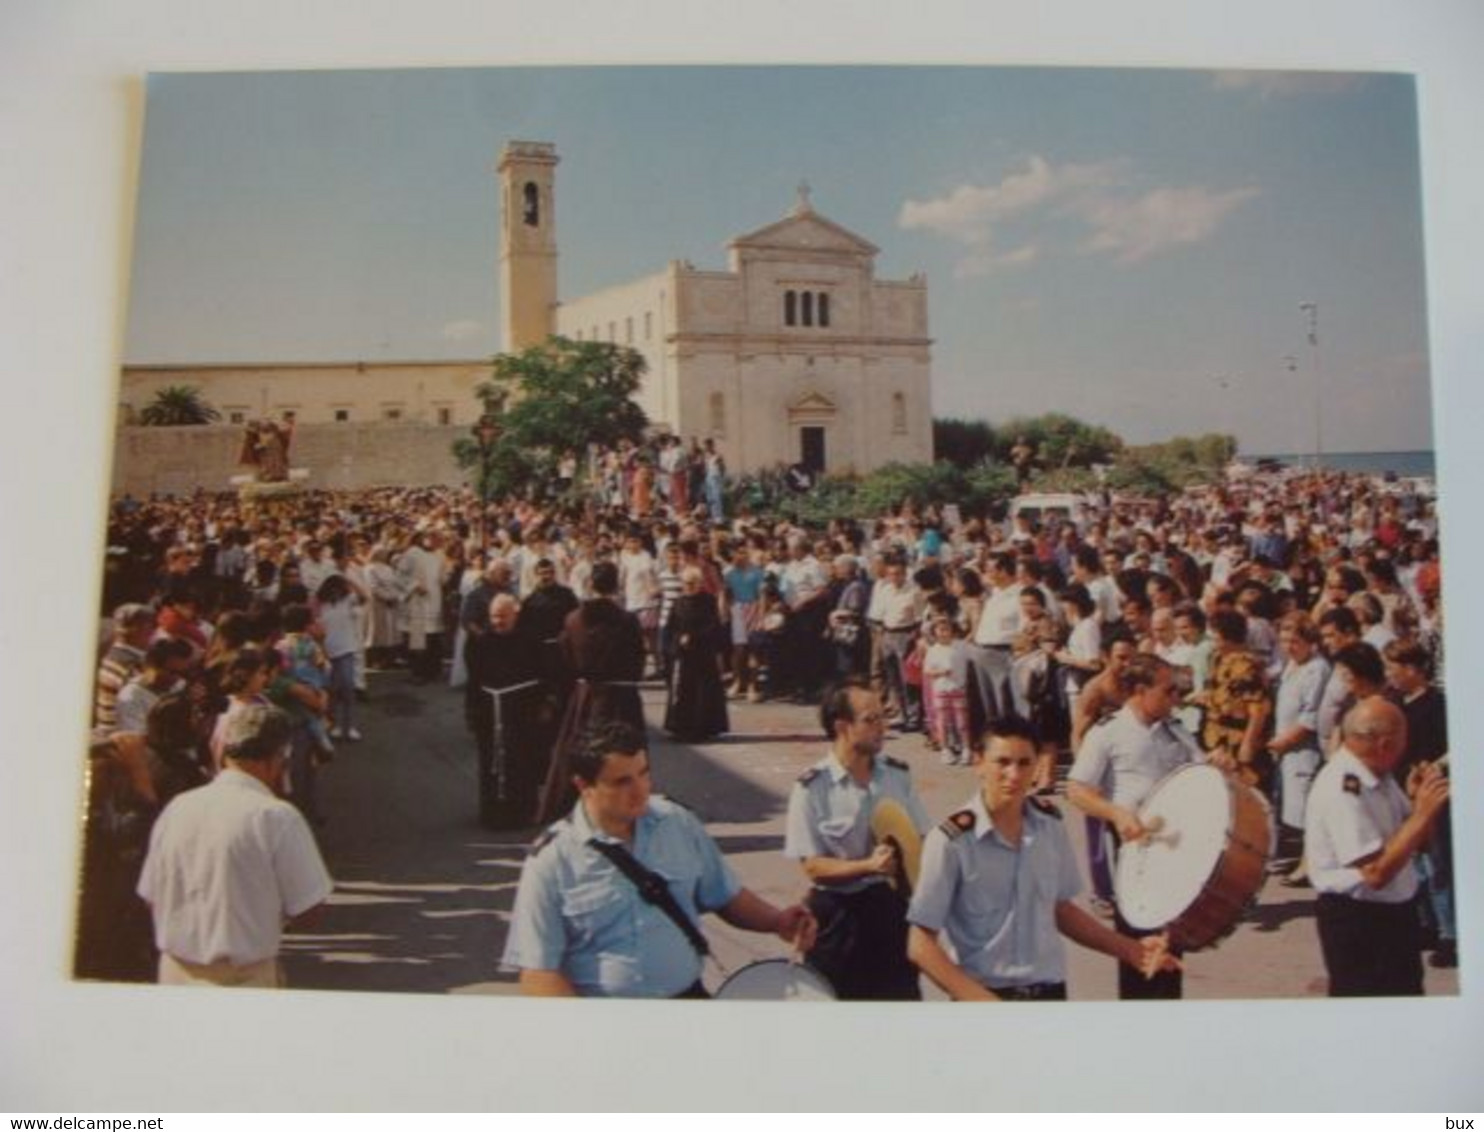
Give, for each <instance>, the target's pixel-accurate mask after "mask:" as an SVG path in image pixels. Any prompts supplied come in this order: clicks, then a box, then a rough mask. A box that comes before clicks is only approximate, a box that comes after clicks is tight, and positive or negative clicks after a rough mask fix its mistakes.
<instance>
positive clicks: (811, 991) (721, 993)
mask: <svg viewBox="0 0 1484 1132" xmlns="http://www.w3.org/2000/svg"><path fill="white" fill-rule="evenodd" d="M712 997H713V998H719V999H727V1000H731V1001H733V1002H809V1001H813V1002H833V1001H834V999H835V991H834V988H833V987H831V986H830V984H829V980H827V979H826V978H825V977H824V976H823V975H821V974H820V973H819V972H818V971H816V970H814V968H813V967H810V966H808V965H806V964H804V963H795V962H794V961H793V960H791V959H760V960H758V961H757V962H756V963H749V964H748V965H747V966H745V967H742V968H739V969H738V970H736V971H733V972H732V974H731V975H730V976H729V977H728V978H727V980H726V982H724V983H722V984H721V988H720V989H719V990H718V991H717V992H716V994H714V995H713V996H712Z"/></svg>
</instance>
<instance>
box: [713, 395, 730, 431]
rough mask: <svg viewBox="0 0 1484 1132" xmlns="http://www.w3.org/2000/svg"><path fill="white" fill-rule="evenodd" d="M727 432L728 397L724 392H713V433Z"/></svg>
mask: <svg viewBox="0 0 1484 1132" xmlns="http://www.w3.org/2000/svg"><path fill="white" fill-rule="evenodd" d="M726 434H727V398H726V394H724V393H713V394H711V435H712V436H725V435H726Z"/></svg>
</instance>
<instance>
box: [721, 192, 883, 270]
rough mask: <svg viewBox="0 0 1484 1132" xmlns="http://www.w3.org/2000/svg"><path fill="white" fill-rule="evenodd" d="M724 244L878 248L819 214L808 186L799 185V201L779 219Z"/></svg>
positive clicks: (854, 251) (869, 252) (862, 251)
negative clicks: (811, 200) (810, 200)
mask: <svg viewBox="0 0 1484 1132" xmlns="http://www.w3.org/2000/svg"><path fill="white" fill-rule="evenodd" d="M727 247H729V248H733V249H737V248H756V249H770V250H780V251H836V252H843V253H847V254H850V255H864V256H874V255H875V254H876V253H877V252H879V251H880V250H881V249H880V248H878V247H877V246H876V245H875V244H873V243H871V241H869V240H867V239H864V238H862V237H860V236H857V235H856V234H855V233H854V232H852V231H850V229H848V228H844V227H841V226H840V225H839V224H836V223H835V222H834V221H833V220H830V219H829V218H827V217H824V216H821V215H820V214H819V213H817V212H815V211H814V206H813V205H811V204H810V203H809V193H808V189H807V188H804V187H801V188H800V191H799V203H798V204H796V205H795V206H794V209H793V211H792V212H790V213H789V214H788V215H787V216H785V217H784V218H783V219H782V220H777V221H774V222H773V223H772V224H769V225H767V226H766V227H763V228H759V229H757V230H756V231H754V232H748V233H747V234H746V235H742V236H738V237H736V238H735V239H733V240H732V241H731V242H730V243H729V244H727Z"/></svg>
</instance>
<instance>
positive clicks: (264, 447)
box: [237, 415, 294, 483]
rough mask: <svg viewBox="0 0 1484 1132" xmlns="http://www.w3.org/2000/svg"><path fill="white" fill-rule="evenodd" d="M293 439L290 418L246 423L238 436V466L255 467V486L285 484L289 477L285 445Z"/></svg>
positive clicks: (287, 445)
mask: <svg viewBox="0 0 1484 1132" xmlns="http://www.w3.org/2000/svg"><path fill="white" fill-rule="evenodd" d="M293 436H294V418H293V416H292V415H290V416H287V417H285V418H284V420H283V421H282V422H279V421H270V420H260V421H249V422H248V423H247V426H246V428H245V430H244V432H243V436H242V452H241V454H240V455H239V456H238V458H237V462H238V463H239V464H247V465H250V466H251V467H253V468H255V469H256V471H255V473H254V475H253V480H254V481H255V482H256V483H286V482H288V478H289V442H290V440H292V439H293Z"/></svg>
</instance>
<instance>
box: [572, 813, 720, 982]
mask: <svg viewBox="0 0 1484 1132" xmlns="http://www.w3.org/2000/svg"><path fill="white" fill-rule="evenodd" d="M588 845H589V846H590V847H591V848H593V849H596V850H597V851H598V852H599V853H601V854H603V856H605V857H607V858H608V859H609V860H610V861H612V862H613V865H614V867H615V868H616V869H618V871H619V872H621V873H623V875H624V876H626V877H628V878H629V880H630V881H632V882H633V885H634V887H635V888H637V889H638V890H639V896H640V898H641V899H642V900H643V901H644V902H645V903H646V904H653V905H654V906H655V907H656V908H658V909H659V910H660V911H661V912H663V913H664V914H665V915H666V916H669V917H670V920H671V921H672V922H673V923H674V924H675V926H676V927H677V928H679V929H680V930H681V932H682V933H683V934H684V935H685V938H686V939H687V940H689V941H690V945H691V946H692V947H694V948H695V949H696V954H697V955H699V956H700V957H701V958H702V959H704V958H706V957H707V956H708V955H710V954H711V945H710V944H709V943H707V942H706V937H705V936H703V935H702V934H701V931H700V929H699V928H697V927H696V925H695V924H693V923H692V922H691V918H690V917H689V916H687V915H686V914H685V909H683V908H682V907H681V906H680V904H679V903H678V902H677V901H676V899H675V894H674V893H673V892H671V891H670V886H669V884H667V883H666V882H665V878H664V877H662V876H660V875H659V874H658V873H656V872H652V871H651V870H649V869H646V868H645V867H644V866H643V865H641V864H640V863H639V862H638V861H637V860H635V859H634V855H633V854H632V853H630V852H629V851H628V850H627V849H625V848H624V847H623V846H622V845H615V844H614V843H613V842H612V841H599V840H598V839H597V838H596V837H594V838H591V839H589V841H588Z"/></svg>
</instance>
